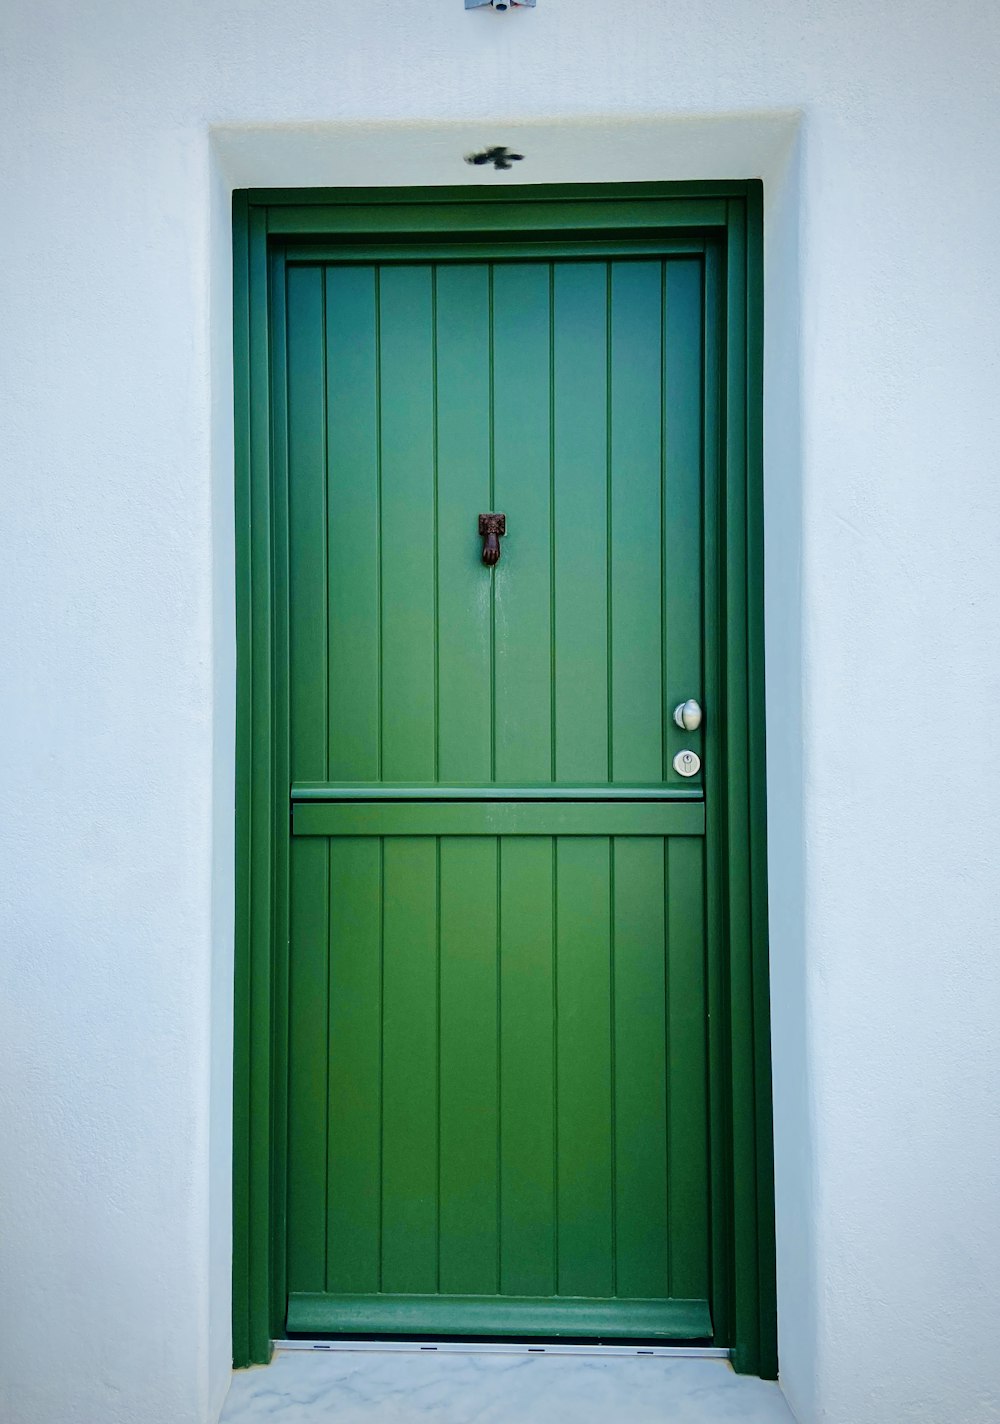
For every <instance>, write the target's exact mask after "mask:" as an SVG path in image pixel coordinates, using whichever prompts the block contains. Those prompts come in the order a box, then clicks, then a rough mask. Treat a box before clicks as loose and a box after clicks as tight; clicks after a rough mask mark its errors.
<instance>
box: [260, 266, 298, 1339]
mask: <svg viewBox="0 0 1000 1424" xmlns="http://www.w3.org/2000/svg"><path fill="white" fill-rule="evenodd" d="M270 272H271V284H270V308H271V323H272V326H271V330H272V338H271V487H272V491H273V494H272V513H271V518H272V535H271V561H272V569H273V579H274V585H273V587H274V619H273V632H272V638H273V650H274V651H273V658H274V663H273V675H272V678H271V690H272V707H273V718H274V725H275V728H276V733H275V735H274V737H273V740H272V756H271V775H272V783H271V784H272V786H273V787H284V786H288V785H289V783H290V781H291V773H290V769H289V753H290V747H289V739H288V726H289V695H290V680H289V644H288V635H289V628H288V601H287V600H288V556H289V546H288V540H289V530H288V432H287V408H286V406H287V393H288V377H287V371H286V361H287V341H286V331H287V323H286V316H285V298H286V289H285V261H284V255H283V254H281V253H278V252H274V253H272V254H271V268H270ZM277 729H280V730H277ZM255 752H256V755H257V756H258V757H260V758H261V759H262V760H263V759H264V758H263V757H262V752H261V748H260V747H259V746H258V747H255ZM270 813H271V826H272V868H271V894H272V897H273V899H272V913H271V924H270V931H271V936H272V944H273V945H274V952H273V954H272V957H271V965H272V971H271V1015H272V1020H271V1033H270V1044H271V1056H272V1063H273V1069H272V1072H273V1078H272V1082H275V1083H284V1082H285V1081H286V1075H287V1072H288V1066H287V1065H288V1029H289V1015H288V964H289V952H288V951H289V945H290V943H291V940H290V934H289V906H290V896H289V885H290V870H291V867H290V851H291V845H290V838H289V836H288V808H287V806H286V804H285V803H284V798H283V797H281V796H274V797H272V804H271V806H270ZM268 1126H269V1131H270V1136H271V1232H272V1238H273V1239H275V1240H279V1241H284V1240H285V1239H286V1233H287V1230H288V1202H287V1193H288V1162H287V1153H288V1121H287V1100H286V1095H285V1094H282V1095H281V1096H280V1097H278V1098H277V1100H276V1101H274V1102H273V1103H272V1106H271V1111H270V1114H269V1124H268ZM285 1265H286V1263H285V1253H284V1251H272V1252H271V1282H270V1325H271V1332H272V1333H273V1334H274V1335H275V1338H277V1335H278V1334H279V1333H280V1332H281V1331H283V1330H284V1327H285V1317H286V1312H287V1302H288V1283H287V1281H286V1279H285Z"/></svg>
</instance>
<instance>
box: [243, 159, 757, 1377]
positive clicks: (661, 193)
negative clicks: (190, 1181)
mask: <svg viewBox="0 0 1000 1424" xmlns="http://www.w3.org/2000/svg"><path fill="white" fill-rule="evenodd" d="M456 219H459V220H460V221H459V226H460V228H461V229H463V230H464V231H465V232H469V231H470V230H471V231H480V232H481V233H482V234H485V235H488V236H496V235H497V234H498V233H501V232H502V233H505V234H510V233H512V232H516V231H517V230H518V229H521V230H525V231H528V232H531V231H534V230H536V229H538V230H542V229H544V230H545V231H546V232H549V233H554V234H556V235H564V234H565V231H566V228H567V227H571V228H573V227H575V228H577V229H579V231H580V232H581V233H582V234H584V235H586V236H587V237H588V238H599V237H601V236H603V235H604V234H605V233H610V232H612V231H613V232H614V233H615V234H616V235H620V233H621V231H622V230H623V229H626V230H630V231H642V232H645V233H646V234H654V233H656V234H667V233H670V234H676V233H679V232H691V233H692V234H695V235H700V236H701V237H702V238H704V239H706V241H708V242H709V246H708V247H706V282H707V285H711V283H712V282H713V281H715V282H717V284H718V287H719V291H718V300H719V302H720V305H721V308H722V311H723V312H724V316H725V320H724V322H723V323H722V332H721V339H722V342H723V350H721V351H720V352H719V357H720V363H721V365H720V369H721V380H720V382H719V386H720V390H719V400H718V402H717V404H718V411H717V419H716V420H715V421H714V422H713V421H712V420H711V419H707V420H706V437H707V439H708V441H709V442H712V441H713V440H714V441H715V442H716V444H717V448H718V460H717V462H716V470H717V478H716V479H715V481H714V485H715V490H716V507H715V509H714V512H713V510H712V501H711V499H709V503H708V505H707V509H708V510H709V513H708V514H707V515H706V539H707V540H708V541H709V542H710V541H711V540H712V539H713V538H714V539H716V540H717V549H716V556H717V565H718V577H717V578H716V579H715V580H714V582H713V586H712V587H710V588H708V587H707V588H706V619H708V618H710V617H711V616H712V610H714V614H715V616H716V617H717V618H718V620H719V628H720V630H721V632H722V634H723V636H721V637H719V638H718V639H717V640H716V642H717V644H718V650H719V664H720V665H719V666H718V668H717V669H716V677H715V681H716V696H717V698H718V711H717V712H716V715H714V716H710V718H709V719H708V722H707V725H706V754H707V755H706V767H707V768H709V767H714V768H716V771H717V775H718V777H719V782H720V785H724V786H725V788H726V795H725V798H724V799H723V798H722V797H721V796H716V797H714V798H710V796H709V785H708V780H707V777H706V802H708V803H709V805H710V809H709V832H708V854H709V866H710V869H709V877H708V883H709V886H710V887H713V886H714V887H715V892H714V894H713V893H712V892H711V890H710V893H709V895H708V904H707V909H708V915H709V931H710V933H711V932H712V928H711V927H712V922H713V916H714V917H715V932H716V933H717V934H719V935H721V936H722V937H723V943H724V944H725V946H726V952H725V953H723V954H722V956H721V957H720V958H719V962H721V963H722V964H723V966H724V970H723V974H722V976H721V977H722V979H724V981H725V982H722V983H718V984H716V985H715V986H714V988H711V989H710V993H711V995H712V1009H713V1020H714V1022H715V1024H716V1025H719V1027H716V1030H715V1036H716V1043H715V1046H714V1047H713V1048H712V1050H711V1052H712V1062H713V1072H712V1079H713V1082H712V1083H711V1085H710V1087H711V1093H712V1105H711V1120H712V1122H713V1124H714V1128H713V1138H714V1140H713V1151H712V1179H713V1192H712V1197H713V1215H718V1213H719V1204H720V1202H721V1203H723V1207H724V1210H727V1211H728V1213H729V1215H730V1217H731V1222H732V1226H731V1230H728V1231H726V1232H724V1233H723V1236H722V1237H720V1236H719V1234H718V1230H713V1237H714V1239H716V1240H720V1239H724V1240H725V1241H726V1247H725V1249H724V1250H723V1252H722V1253H721V1254H722V1255H723V1257H724V1259H723V1260H721V1261H720V1260H716V1262H715V1265H714V1267H713V1270H714V1274H715V1276H716V1279H717V1280H719V1281H720V1283H724V1285H725V1287H726V1289H725V1295H726V1297H727V1299H728V1305H729V1319H728V1320H727V1321H726V1322H725V1323H724V1325H723V1332H724V1333H725V1335H726V1336H727V1337H728V1340H729V1345H730V1350H731V1354H732V1359H733V1364H734V1365H735V1367H736V1369H737V1370H739V1371H741V1372H743V1373H748V1374H760V1375H762V1376H764V1377H765V1378H774V1377H776V1374H777V1321H776V1303H775V1294H776V1282H775V1246H774V1155H773V1135H772V1116H771V1068H770V1028H769V1018H770V1011H769V974H768V948H767V866H766V812H765V791H766V782H765V760H764V757H765V751H764V661H763V659H764V584H763V457H762V448H763V440H762V411H763V406H762V398H763V252H762V248H763V204H762V185H761V184H760V182H758V181H756V180H752V181H750V180H748V181H745V182H742V181H740V182H702V183H630V184H597V185H579V184H573V185H559V186H542V185H538V186H535V185H532V186H522V187H510V188H508V187H504V188H503V189H499V188H474V187H462V188H453V189H445V188H408V189H307V190H296V189H289V190H285V189H260V190H246V191H238V192H236V193H234V195H233V254H234V380H235V420H236V429H235V437H236V438H235V466H236V470H235V474H236V490H235V496H236V497H235V505H236V546H237V564H236V596H237V698H236V788H237V789H236V931H235V937H236V944H235V1019H234V1038H235V1068H234V1121H233V1139H234V1167H233V1198H234V1207H233V1358H234V1363H235V1364H236V1365H237V1366H243V1365H248V1364H252V1363H265V1362H266V1361H267V1360H268V1359H269V1358H270V1354H271V1339H272V1335H273V1334H277V1333H278V1332H279V1331H280V1329H281V1325H280V1321H281V1318H282V1314H283V1305H282V1299H281V1298H282V1296H283V1276H284V1273H283V1269H281V1261H280V1259H279V1258H280V1256H281V1255H282V1252H281V1249H280V1243H281V1242H283V1240H284V1229H283V1223H284V1190H283V1181H282V1180H279V1179H280V1178H281V1177H282V1172H281V1171H279V1170H276V1166H275V1163H276V1158H277V1156H278V1154H276V1153H275V1151H274V1145H275V1142H276V1140H277V1139H278V1138H279V1137H280V1127H281V1123H282V1121H283V1116H284V1104H283V1101H282V1100H281V1098H280V1093H279V1092H278V1091H276V1090H277V1088H278V1084H279V1082H280V1077H279V1072H278V1069H279V1068H280V1065H281V1063H282V1062H283V1053H284V1047H283V1041H282V1034H283V1022H282V1015H283V1013H284V1005H285V993H286V986H285V984H284V982H283V978H282V965H283V962H284V960H283V956H281V955H278V954H276V952H275V950H276V946H277V945H278V944H279V943H280V942H281V939H282V936H283V935H284V938H285V941H286V943H287V929H286V928H285V926H284V925H283V918H282V916H283V908H282V907H283V902H284V901H286V899H287V897H286V895H285V886H284V883H283V881H284V869H283V865H282V858H281V857H280V856H279V855H277V854H276V850H277V847H278V846H279V845H280V844H281V839H282V836H283V835H284V834H285V833H286V832H287V816H288V804H287V802H288V797H287V783H288V776H287V764H286V760H285V758H286V757H287V751H286V750H285V751H283V749H282V747H281V745H280V743H281V740H282V739H281V737H280V736H279V735H278V731H279V727H280V725H281V715H280V708H281V706H282V705H283V701H284V699H286V698H287V687H286V686H285V685H284V681H285V679H284V675H283V672H282V669H281V657H280V647H281V645H282V642H283V633H282V630H281V628H280V627H278V626H276V619H277V615H278V613H279V606H278V604H277V602H276V600H275V556H276V549H277V547H278V545H279V543H280V540H281V533H282V531H281V528H280V527H279V521H280V511H278V510H276V509H275V508H274V501H273V496H272V470H273V449H274V439H275V431H274V430H273V429H272V422H271V408H272V405H271V390H272V385H271V383H272V381H273V380H274V378H275V373H274V371H273V370H272V364H273V363H272V362H271V355H270V351H269V330H270V319H271V304H272V281H271V264H272V260H273V258H272V247H273V244H274V243H275V242H276V241H277V242H279V243H282V244H284V243H286V242H287V241H289V240H290V239H305V240H310V239H312V240H315V239H317V238H321V237H328V236H329V235H330V234H332V233H339V234H340V235H341V240H344V239H345V238H347V237H350V238H353V239H354V240H355V241H357V240H360V235H361V234H366V235H368V236H371V234H372V233H374V234H375V235H376V236H377V237H380V238H381V240H382V241H386V240H387V239H388V240H391V239H392V237H393V236H396V237H397V238H398V237H399V235H400V234H401V233H404V232H410V233H413V232H419V233H422V234H425V235H427V236H431V237H433V238H436V239H438V240H440V237H441V236H442V234H443V235H445V236H447V235H448V234H449V233H454V232H455V226H454V224H455V223H456ZM708 326H709V324H708V323H706V333H707V331H708ZM706 409H710V407H709V405H708V404H707V403H706ZM712 474H713V470H712V468H711V462H710V461H708V460H707V461H706V495H709V494H710V490H709V485H710V484H711V483H712V481H711V479H710V477H711V476H712ZM707 568H708V563H707V561H706V569H707ZM724 708H725V709H726V710H727V711H728V710H733V709H738V710H741V711H742V712H743V714H744V715H743V716H742V717H740V716H731V715H726V716H724V715H723V709H724ZM713 710H715V709H713ZM723 728H725V729H726V734H725V735H723V734H722V731H721V729H723ZM713 847H714V852H713ZM713 853H714V855H715V867H714V873H713V870H712V867H711V858H712V855H713ZM712 958H715V957H714V956H713V957H712ZM710 962H711V961H710ZM744 1006H745V1007H744ZM720 1124H721V1126H720ZM720 1131H721V1133H722V1140H721V1141H720V1139H719V1137H718V1136H717V1133H718V1132H720ZM720 1148H721V1150H720ZM716 1225H718V1223H717V1224H716Z"/></svg>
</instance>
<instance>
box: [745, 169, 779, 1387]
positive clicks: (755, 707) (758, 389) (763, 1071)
mask: <svg viewBox="0 0 1000 1424" xmlns="http://www.w3.org/2000/svg"><path fill="white" fill-rule="evenodd" d="M746 225H747V227H746V231H747V248H746V281H747V291H746V304H747V332H746V349H747V372H746V377H747V393H746V401H747V469H746V486H747V618H746V623H747V651H746V657H747V668H748V719H749V744H748V758H749V764H748V780H749V788H748V789H749V797H750V843H749V850H750V891H751V910H752V920H751V936H752V938H751V950H750V953H751V959H752V962H753V1003H754V1012H753V1026H754V1077H755V1083H756V1095H755V1096H756V1149H757V1237H758V1270H759V1277H760V1283H759V1297H760V1304H759V1319H760V1357H759V1361H758V1368H759V1370H760V1373H761V1375H762V1376H763V1377H764V1378H765V1379H776V1378H777V1375H778V1340H777V1315H776V1312H777V1302H776V1297H777V1261H776V1257H775V1240H774V1125H773V1120H772V1104H771V1091H770V1085H771V1011H770V975H769V964H768V916H767V777H766V763H765V748H764V726H765V710H764V471H763V464H764V431H763V419H764V392H763V385H764V254H763V244H764V192H763V185H762V184H761V183H760V182H752V183H750V184H748V191H747V202H746Z"/></svg>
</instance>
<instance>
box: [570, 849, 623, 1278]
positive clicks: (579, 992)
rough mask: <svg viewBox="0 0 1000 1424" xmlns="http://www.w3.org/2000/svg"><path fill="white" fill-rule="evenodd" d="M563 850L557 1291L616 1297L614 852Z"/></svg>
mask: <svg viewBox="0 0 1000 1424" xmlns="http://www.w3.org/2000/svg"><path fill="white" fill-rule="evenodd" d="M557 847H558V848H557V870H556V873H557V884H556V907H557V910H556V914H557V921H556V922H557V941H558V942H557V969H556V972H557V983H556V1017H557V1032H558V1043H557V1084H556V1102H557V1108H556V1111H557V1117H558V1121H557V1126H556V1139H557V1152H558V1193H559V1196H558V1205H557V1212H558V1277H557V1285H558V1292H559V1294H560V1295H590V1296H611V1295H614V1293H615V1282H614V1201H613V1187H612V1177H613V1172H612V1158H613V1146H612V1137H613V1125H612V1074H613V1064H612V1044H611V1022H612V1004H611V976H612V965H611V943H610V940H611V866H610V847H609V842H608V840H607V838H606V837H603V836H586V837H584V836H572V837H571V836H566V837H562V838H561V839H560V840H559V841H558V842H557Z"/></svg>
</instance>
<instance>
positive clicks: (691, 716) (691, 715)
mask: <svg viewBox="0 0 1000 1424" xmlns="http://www.w3.org/2000/svg"><path fill="white" fill-rule="evenodd" d="M674 721H675V722H676V723H677V725H678V727H680V728H681V729H682V731H685V732H697V730H698V728H699V727H700V726H701V705H700V704H699V703H697V702H696V701H695V700H694V698H693V697H689V698H688V700H687V701H686V702H678V704H677V706H676V707H675V708H674Z"/></svg>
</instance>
